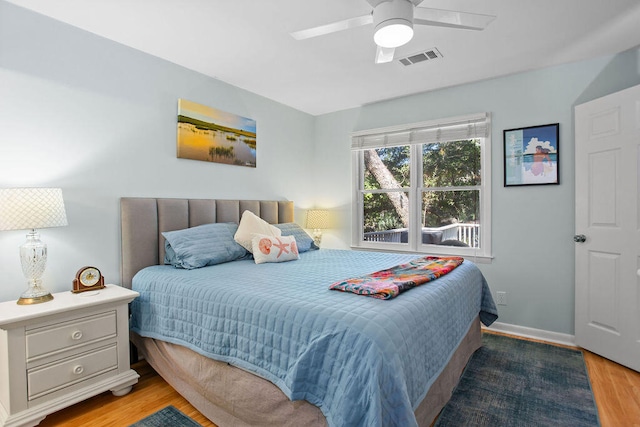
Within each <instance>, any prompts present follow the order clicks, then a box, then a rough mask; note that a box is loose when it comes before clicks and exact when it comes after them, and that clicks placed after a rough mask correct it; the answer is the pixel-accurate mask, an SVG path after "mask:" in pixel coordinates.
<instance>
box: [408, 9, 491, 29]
mask: <svg viewBox="0 0 640 427" xmlns="http://www.w3.org/2000/svg"><path fill="white" fill-rule="evenodd" d="M494 19H496V17H495V16H493V15H482V14H479V13H469V12H455V11H451V10H442V9H431V8H427V7H416V8H415V9H414V11H413V23H414V24H420V25H431V26H435V27H447V28H459V29H465V30H484V29H485V28H486V27H487V25H489V24H490V23H491V21H493V20H494Z"/></svg>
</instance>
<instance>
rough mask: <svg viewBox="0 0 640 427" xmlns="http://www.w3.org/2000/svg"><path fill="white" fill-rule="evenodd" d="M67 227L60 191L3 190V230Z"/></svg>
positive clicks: (0, 205) (0, 191)
mask: <svg viewBox="0 0 640 427" xmlns="http://www.w3.org/2000/svg"><path fill="white" fill-rule="evenodd" d="M65 225H67V214H66V211H65V209H64V201H63V199H62V190H61V189H60V188H2V189H0V230H28V229H36V228H49V227H62V226H65Z"/></svg>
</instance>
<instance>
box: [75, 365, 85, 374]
mask: <svg viewBox="0 0 640 427" xmlns="http://www.w3.org/2000/svg"><path fill="white" fill-rule="evenodd" d="M83 372H84V368H83V367H82V365H78V366H75V367H74V368H73V373H74V374H76V375H80V374H81V373H83Z"/></svg>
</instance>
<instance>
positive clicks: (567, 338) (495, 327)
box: [482, 322, 576, 347]
mask: <svg viewBox="0 0 640 427" xmlns="http://www.w3.org/2000/svg"><path fill="white" fill-rule="evenodd" d="M482 328H483V329H487V330H489V331H494V332H502V333H505V334H510V335H516V336H520V337H524V338H533V339H537V340H542V341H547V342H551V343H555V344H562V345H568V346H572V347H576V337H575V336H574V335H569V334H561V333H559V332H552V331H545V330H543V329H535V328H528V327H526V326H519V325H511V324H509V323H502V322H494V323H493V324H492V325H491V326H490V327H488V328H487V327H485V326H483V327H482Z"/></svg>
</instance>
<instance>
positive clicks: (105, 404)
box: [40, 351, 640, 427]
mask: <svg viewBox="0 0 640 427" xmlns="http://www.w3.org/2000/svg"><path fill="white" fill-rule="evenodd" d="M583 353H584V358H585V362H586V364H587V370H588V371H589V376H590V378H591V387H592V389H593V393H594V396H595V399H596V404H597V406H598V412H599V414H600V422H601V424H602V427H640V373H639V372H635V371H632V370H631V369H628V368H625V367H623V366H621V365H618V364H617V363H614V362H611V361H610V360H607V359H604V358H603V357H600V356H598V355H596V354H593V353H590V352H588V351H583ZM133 369H135V370H136V372H138V374H140V381H139V382H138V384H136V385H135V386H134V388H133V390H132V391H131V393H129V394H128V395H126V396H123V397H114V396H113V395H112V394H111V393H110V392H106V393H102V394H100V395H98V396H95V397H93V398H91V399H88V400H86V401H84V402H81V403H78V404H76V405H74V406H71V407H69V408H66V409H63V410H62V411H59V412H56V413H55V414H51V415H49V416H47V418H45V419H44V421H42V423H40V426H41V427H50V426H67V427H85V426H91V427H121V426H122V427H126V426H129V425H131V424H133V423H135V422H136V421H139V420H141V419H142V418H144V417H146V416H148V415H151V414H153V413H154V412H156V411H158V410H160V409H162V408H164V407H165V406H168V405H173V406H175V407H176V408H178V409H179V410H180V411H182V412H183V413H185V414H186V415H188V416H190V417H191V418H192V419H194V420H195V421H197V422H199V423H200V424H201V425H203V426H205V427H209V426H215V424H213V423H212V422H210V421H209V420H207V419H206V418H205V417H204V416H203V415H202V414H200V413H199V412H198V411H197V410H196V409H195V408H194V407H193V406H191V405H190V404H189V403H188V402H187V401H186V400H185V399H184V398H183V397H182V396H180V395H179V394H178V393H177V392H176V391H175V390H173V388H171V386H169V385H168V384H167V383H166V382H165V381H164V380H163V379H162V378H161V377H160V376H159V375H158V374H156V372H155V371H154V370H153V369H152V368H151V367H150V366H149V365H148V364H147V363H146V362H144V361H142V362H138V363H136V364H134V365H133ZM222 427H224V426H222Z"/></svg>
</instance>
